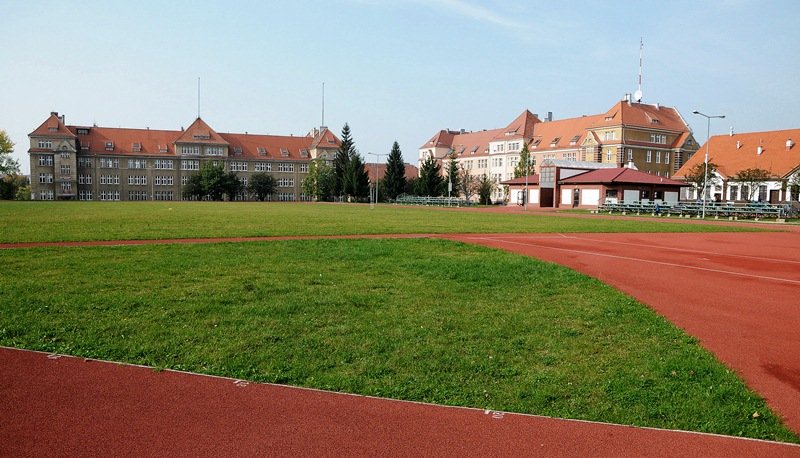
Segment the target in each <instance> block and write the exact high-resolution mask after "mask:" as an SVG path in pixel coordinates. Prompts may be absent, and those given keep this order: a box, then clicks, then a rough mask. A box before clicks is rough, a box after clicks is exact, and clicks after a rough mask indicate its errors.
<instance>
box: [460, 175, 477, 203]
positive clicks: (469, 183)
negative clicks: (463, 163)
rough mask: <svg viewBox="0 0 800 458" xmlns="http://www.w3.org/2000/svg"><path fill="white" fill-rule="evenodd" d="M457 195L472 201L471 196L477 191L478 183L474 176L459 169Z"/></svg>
mask: <svg viewBox="0 0 800 458" xmlns="http://www.w3.org/2000/svg"><path fill="white" fill-rule="evenodd" d="M456 189H458V191H457V192H458V194H460V195H463V196H464V198H465V199H467V200H468V201H469V200H472V196H474V195H475V192H476V191H477V189H478V181H477V179H476V178H475V176H474V175H472V174H471V173H469V170H467V169H465V168H463V167H462V168H461V170H459V172H458V187H457V188H456Z"/></svg>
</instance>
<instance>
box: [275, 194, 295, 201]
mask: <svg viewBox="0 0 800 458" xmlns="http://www.w3.org/2000/svg"><path fill="white" fill-rule="evenodd" d="M278 200H279V201H281V202H291V201H294V193H293V192H279V193H278Z"/></svg>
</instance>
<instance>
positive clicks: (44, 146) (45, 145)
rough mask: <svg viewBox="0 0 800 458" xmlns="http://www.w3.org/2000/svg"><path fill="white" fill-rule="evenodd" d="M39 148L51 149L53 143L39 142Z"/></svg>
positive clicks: (47, 141)
mask: <svg viewBox="0 0 800 458" xmlns="http://www.w3.org/2000/svg"><path fill="white" fill-rule="evenodd" d="M39 148H42V149H53V141H52V140H39Z"/></svg>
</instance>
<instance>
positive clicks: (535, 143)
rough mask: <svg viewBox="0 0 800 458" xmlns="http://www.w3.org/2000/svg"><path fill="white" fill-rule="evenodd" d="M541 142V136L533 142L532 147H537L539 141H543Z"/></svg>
mask: <svg viewBox="0 0 800 458" xmlns="http://www.w3.org/2000/svg"><path fill="white" fill-rule="evenodd" d="M541 142H542V139H541V138H537V139H536V140H534V141H533V142H532V143H531V148H536V147H537V146H539V143H541Z"/></svg>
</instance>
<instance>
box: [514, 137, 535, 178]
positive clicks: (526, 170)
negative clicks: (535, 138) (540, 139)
mask: <svg viewBox="0 0 800 458" xmlns="http://www.w3.org/2000/svg"><path fill="white" fill-rule="evenodd" d="M531 162H532V161H531V153H530V150H528V143H527V142H524V141H523V142H522V151H520V152H519V162H518V163H517V166H516V167H514V178H522V177H526V176H528V175H530V174H532V173H533V164H531Z"/></svg>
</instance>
